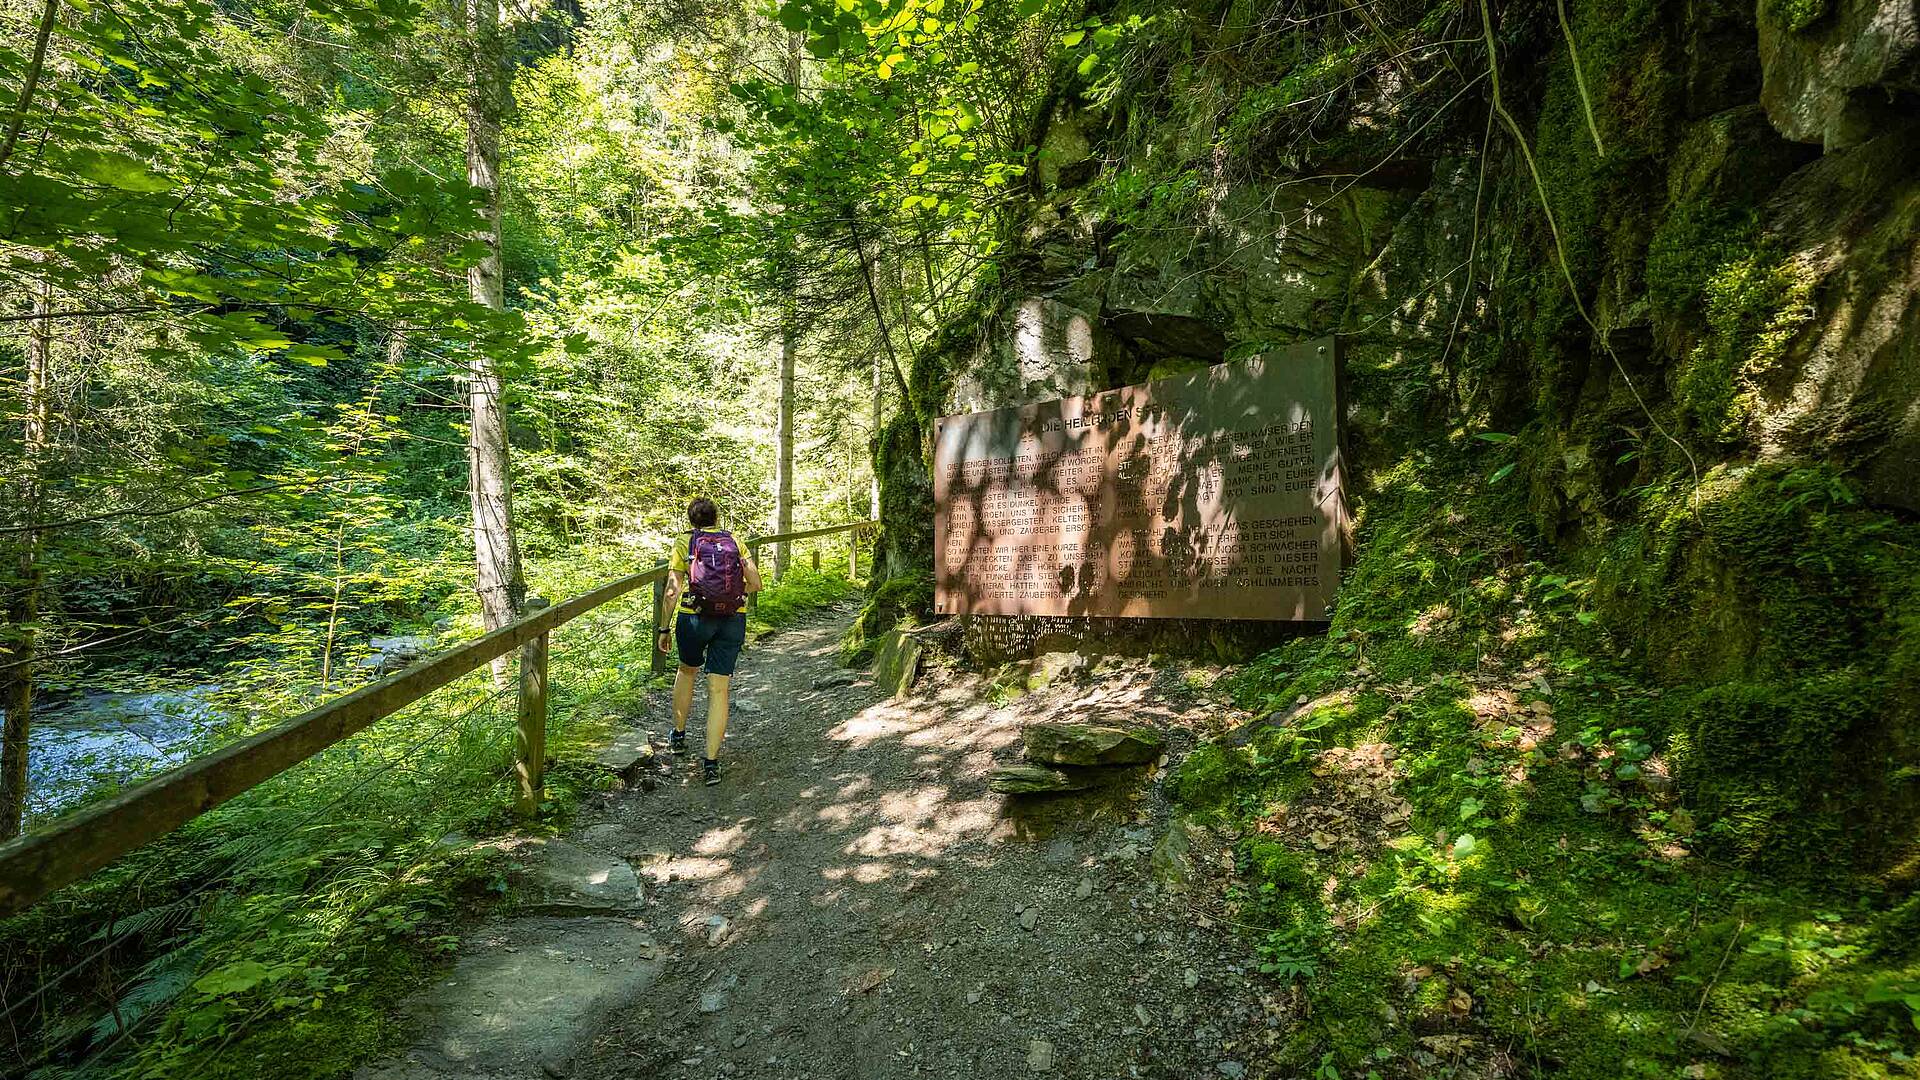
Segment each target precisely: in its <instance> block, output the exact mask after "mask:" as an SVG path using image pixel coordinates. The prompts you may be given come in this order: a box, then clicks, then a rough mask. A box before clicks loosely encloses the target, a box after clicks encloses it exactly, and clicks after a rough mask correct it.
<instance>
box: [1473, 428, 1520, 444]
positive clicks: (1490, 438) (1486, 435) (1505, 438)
mask: <svg viewBox="0 0 1920 1080" xmlns="http://www.w3.org/2000/svg"><path fill="white" fill-rule="evenodd" d="M1474 438H1476V439H1483V440H1485V441H1487V442H1490V443H1509V442H1512V441H1513V436H1511V435H1509V434H1507V433H1506V432H1504V431H1482V432H1480V433H1479V434H1477V435H1475V436H1474Z"/></svg>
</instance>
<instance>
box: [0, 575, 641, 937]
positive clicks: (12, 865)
mask: <svg viewBox="0 0 1920 1080" xmlns="http://www.w3.org/2000/svg"><path fill="white" fill-rule="evenodd" d="M666 573H667V568H666V566H665V565H664V564H663V565H661V566H656V567H654V568H653V569H651V570H645V571H642V572H640V573H638V574H631V575H629V576H627V577H623V578H621V579H619V580H618V581H612V582H609V583H607V584H605V585H602V586H600V587H599V588H597V589H594V590H593V591H591V592H587V593H583V594H581V595H579V596H576V597H574V598H573V599H571V600H568V601H565V602H564V603H559V604H555V605H554V606H552V607H550V608H546V609H544V610H541V611H536V612H534V613H532V614H529V615H527V616H526V617H525V618H522V619H518V620H515V621H514V622H511V623H508V624H507V625H505V626H503V627H501V628H500V629H498V630H494V631H492V632H491V633H488V634H485V635H483V636H481V637H477V638H475V639H473V640H472V641H469V642H466V643H464V644H462V645H459V646H457V647H455V648H454V649H452V650H451V651H449V652H446V653H443V654H441V655H439V656H436V657H433V658H432V659H429V660H422V661H421V662H419V663H417V664H415V665H413V666H412V667H410V668H407V669H406V670H405V671H401V672H399V673H397V674H394V675H391V676H388V677H387V678H384V679H381V680H379V681H377V682H372V683H369V684H367V685H366V686H363V687H361V688H360V689H358V690H355V691H353V692H352V693H350V694H344V695H342V696H340V697H338V698H335V699H333V700H332V701H329V702H327V703H326V704H324V705H320V706H318V707H316V708H313V709H309V710H307V711H306V712H304V713H301V714H300V715H299V716H295V717H293V718H292V719H289V720H285V721H282V722H281V723H279V724H275V725H274V726H273V727H270V728H268V729H267V730H265V731H262V732H260V733H259V734H257V735H252V736H249V737H247V738H245V739H241V740H240V741H238V742H235V743H230V744H228V745H227V746H223V747H221V748H220V749H218V750H216V751H214V752H213V753H210V754H207V755H205V756H204V757H199V758H195V759H194V760H192V761H189V762H187V763H186V764H185V765H182V766H180V767H179V768H176V769H170V770H168V771H166V772H163V773H161V774H159V775H158V776H155V777H153V778H151V779H149V780H146V781H144V782H143V783H140V784H136V785H134V786H133V787H131V788H128V789H127V790H126V791H123V792H121V793H120V794H118V795H115V796H114V797H113V798H111V799H108V800H106V801H104V802H101V803H98V804H96V805H94V806H89V807H87V808H86V809H84V810H80V811H76V812H75V813H73V814H71V815H68V816H67V817H63V818H61V819H59V820H58V821H56V822H54V823H53V824H51V825H50V826H48V827H47V828H46V829H44V830H42V831H39V832H34V833H30V834H28V835H26V836H23V837H20V838H18V839H16V840H12V841H9V842H8V843H6V844H4V845H0V918H6V917H8V916H11V915H14V914H16V913H18V912H20V911H23V910H25V909H26V908H28V907H30V906H32V905H33V904H34V903H35V902H37V901H38V900H39V899H40V898H41V897H43V896H46V895H47V894H48V893H51V892H53V891H54V890H56V889H59V888H61V887H63V886H65V885H69V884H72V883H73V882H75V881H78V880H80V879H81V878H83V877H86V876H87V875H88V874H91V873H93V872H94V871H96V870H99V869H100V868H102V867H104V866H106V865H108V864H109V863H111V862H113V861H114V860H115V859H117V858H119V857H120V856H122V855H124V854H126V853H127V852H129V851H132V850H133V849H134V848H137V847H139V846H141V845H142V844H146V843H149V842H151V841H153V840H156V839H158V838H160V837H162V836H164V835H166V834H167V833H169V832H172V831H173V830H174V829H177V828H179V827H180V826H182V825H184V824H186V823H187V822H189V821H191V820H193V819H194V818H196V817H198V816H200V815H201V814H204V813H206V812H207V811H209V810H211V809H213V808H214V807H216V806H219V805H220V804H221V803H224V802H226V801H227V800H229V799H231V798H233V797H234V796H236V795H239V794H241V793H242V792H245V791H246V790H248V789H249V788H252V787H254V786H255V785H257V784H260V783H262V782H263V781H266V780H269V779H271V778H273V777H275V776H278V775H279V774H281V773H283V772H285V771H287V770H288V769H290V768H292V767H293V766H295V765H298V764H299V763H300V762H302V761H305V760H306V759H308V758H310V757H312V756H313V755H315V754H317V753H319V752H320V751H322V750H325V749H326V748H327V747H329V746H332V745H333V744H334V743H337V742H339V741H340V740H342V739H344V738H346V737H347V736H349V735H352V734H353V733H354V732H357V731H360V730H361V729H363V728H365V727H366V726H367V725H369V724H371V723H373V722H374V721H376V720H378V719H380V718H381V717H384V716H389V715H391V714H393V713H395V712H398V711H399V710H401V709H403V708H405V707H407V706H408V705H411V704H413V703H414V702H416V701H419V700H420V699H421V698H423V697H426V696H427V695H428V694H430V693H432V692H433V691H435V690H438V689H440V688H441V687H443V686H445V685H447V684H448V683H450V682H452V681H454V680H455V679H458V678H459V677H461V676H462V675H465V674H467V673H468V672H470V671H473V670H475V669H477V668H479V667H480V666H482V665H483V664H486V663H487V662H489V661H491V660H493V659H494V658H495V657H499V656H505V655H506V654H507V653H509V652H512V651H513V650H514V649H517V648H519V647H520V646H522V645H524V644H526V643H528V642H530V641H533V640H535V639H537V638H542V637H544V636H545V635H546V634H547V633H549V632H550V631H552V630H553V629H554V628H555V627H557V626H560V625H561V624H563V623H567V622H570V621H572V620H573V619H576V618H579V617H580V616H582V615H585V614H586V613H587V612H589V611H592V610H593V609H594V608H597V607H599V606H600V605H602V604H605V603H607V602H608V601H610V600H615V599H618V598H619V597H621V596H624V595H626V594H627V593H630V592H632V591H633V590H635V589H638V588H640V587H641V586H643V585H648V584H651V583H652V582H654V581H658V580H661V579H663V578H664V577H665V576H666Z"/></svg>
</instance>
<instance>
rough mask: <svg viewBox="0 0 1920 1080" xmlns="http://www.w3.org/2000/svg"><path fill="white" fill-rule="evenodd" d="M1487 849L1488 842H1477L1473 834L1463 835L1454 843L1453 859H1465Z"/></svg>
mask: <svg viewBox="0 0 1920 1080" xmlns="http://www.w3.org/2000/svg"><path fill="white" fill-rule="evenodd" d="M1486 848H1487V844H1486V842H1485V841H1483V840H1475V839H1474V838H1473V834H1472V833H1461V834H1460V838H1459V839H1457V840H1455V841H1454V842H1453V857H1454V858H1456V859H1464V858H1466V857H1467V856H1469V855H1471V854H1473V853H1474V852H1476V851H1485V850H1486Z"/></svg>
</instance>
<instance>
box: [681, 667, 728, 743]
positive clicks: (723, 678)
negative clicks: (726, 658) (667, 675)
mask: <svg viewBox="0 0 1920 1080" xmlns="http://www.w3.org/2000/svg"><path fill="white" fill-rule="evenodd" d="M680 670H682V671H687V670H689V669H687V668H681V669H680ZM689 685H691V683H689ZM732 693H733V676H731V675H708V676H707V757H709V758H712V759H714V760H716V761H718V760H719V758H720V740H722V739H724V738H726V737H727V699H728V697H729V696H730V695H731V694H732ZM688 695H689V696H691V695H692V691H691V690H689V691H688Z"/></svg>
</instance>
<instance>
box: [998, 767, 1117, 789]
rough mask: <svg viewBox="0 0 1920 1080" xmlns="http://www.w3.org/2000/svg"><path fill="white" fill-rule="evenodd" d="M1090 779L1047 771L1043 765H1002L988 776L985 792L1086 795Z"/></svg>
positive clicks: (1052, 770)
mask: <svg viewBox="0 0 1920 1080" xmlns="http://www.w3.org/2000/svg"><path fill="white" fill-rule="evenodd" d="M1092 786H1093V779H1092V778H1091V777H1089V776H1088V775H1086V774H1085V773H1073V772H1068V771H1066V770H1065V769H1049V768H1047V767H1046V766H1045V765H1005V766H1002V767H1000V768H998V769H995V770H993V771H992V772H990V773H988V774H987V788H988V790H990V791H997V792H1000V793H1001V794H1003V795H1045V794H1049V793H1052V792H1056V791H1085V790H1086V789H1087V788H1090V787H1092Z"/></svg>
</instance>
